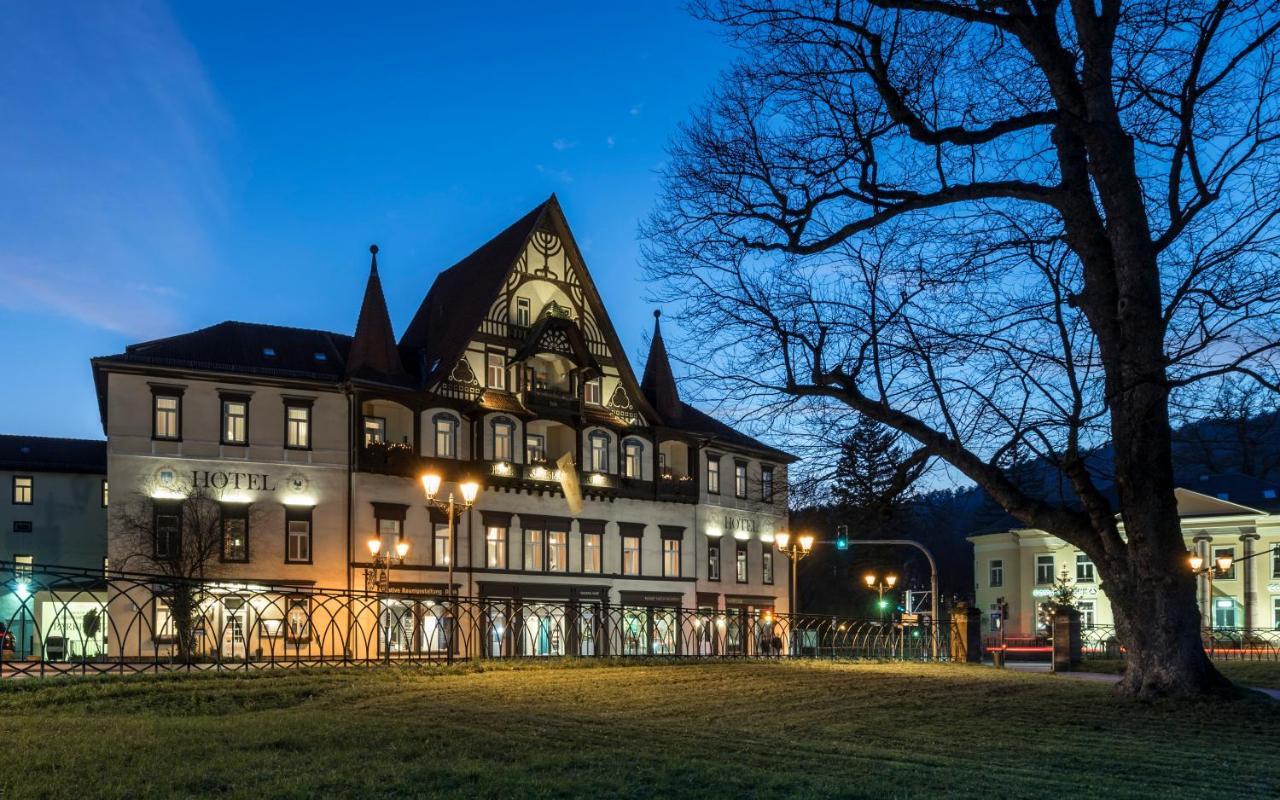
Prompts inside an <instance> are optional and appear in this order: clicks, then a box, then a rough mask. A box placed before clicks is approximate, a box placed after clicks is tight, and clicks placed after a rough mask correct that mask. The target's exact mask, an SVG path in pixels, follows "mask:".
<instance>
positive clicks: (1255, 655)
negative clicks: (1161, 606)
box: [1080, 625, 1280, 661]
mask: <svg viewBox="0 0 1280 800" xmlns="http://www.w3.org/2000/svg"><path fill="white" fill-rule="evenodd" d="M1200 637H1201V640H1202V641H1203V642H1204V650H1205V652H1206V653H1208V654H1209V657H1210V658H1214V659H1221V660H1254V661H1280V630H1266V629H1262V628H1253V629H1248V628H1214V629H1213V630H1209V629H1208V628H1204V629H1202V630H1201V632H1200ZM1080 638H1081V643H1082V645H1083V651H1084V655H1085V656H1086V657H1092V658H1123V657H1124V648H1123V647H1122V646H1121V644H1120V639H1119V637H1118V636H1117V635H1116V629H1115V626H1113V625H1094V626H1092V627H1088V628H1084V629H1083V630H1081V631H1080Z"/></svg>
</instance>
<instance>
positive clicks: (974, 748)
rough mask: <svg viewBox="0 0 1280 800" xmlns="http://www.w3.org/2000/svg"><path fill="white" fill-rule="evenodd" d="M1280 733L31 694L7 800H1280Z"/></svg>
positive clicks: (283, 694) (373, 691) (1245, 705)
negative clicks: (210, 799)
mask: <svg viewBox="0 0 1280 800" xmlns="http://www.w3.org/2000/svg"><path fill="white" fill-rule="evenodd" d="M1278 719H1280V703H1277V702H1276V701H1272V700H1269V699H1264V698H1261V697H1250V698H1246V699H1242V700H1237V701H1231V702H1228V703H1210V702H1196V703H1155V704H1147V703H1138V702H1133V701H1128V700H1120V699H1116V698H1115V697H1114V696H1113V695H1112V691H1111V687H1110V686H1108V685H1103V684H1098V683H1089V682H1083V681H1075V680H1070V679H1065V678H1059V677H1054V676H1052V675H1037V674H1020V673H1016V672H1012V671H1009V670H1003V671H999V670H994V669H990V668H984V667H974V666H959V665H901V664H870V663H865V664H825V663H819V664H815V663H759V662H756V663H747V662H741V663H739V662H721V663H686V664H671V665H653V664H643V665H634V664H633V665H622V664H602V665H601V664H591V665H566V666H563V667H556V666H551V665H547V666H540V667H539V666H531V665H524V664H517V665H513V666H511V667H505V666H496V667H490V666H485V667H483V668H475V667H458V668H452V669H433V668H413V669H397V668H385V669H378V668H370V669H345V670H339V669H334V670H324V671H313V672H298V673H271V674H267V673H260V674H248V675H244V676H238V677H237V676H227V675H222V676H217V675H197V676H181V675H161V676H149V677H133V678H105V679H102V678H99V679H87V680H66V679H59V680H56V681H45V682H41V681H35V680H25V681H24V680H19V681H13V682H10V683H7V684H5V685H3V686H0V737H2V739H0V741H3V742H4V743H5V747H4V752H5V755H6V756H7V757H6V758H5V759H4V763H3V768H2V769H0V797H4V798H37V797H56V798H98V797H119V798H125V797H128V798H134V797H188V796H216V797H267V798H276V797H297V798H304V797H305V798H312V797H361V798H375V797H459V798H462V797H465V798H507V797H546V798H558V797H591V798H607V797H646V798H681V797H726V798H748V797H868V798H871V797H874V798H893V797H925V796H928V797H975V798H976V797H983V798H1009V797H1050V796H1060V797H1107V798H1124V797H1159V798H1164V800H1168V798H1172V797H1197V798H1202V797H1203V798H1207V797H1248V796H1256V797H1277V796H1280V762H1278V761H1277V760H1276V752H1275V744H1276V741H1277V739H1276V727H1275V726H1276V724H1277V722H1276V721H1277V720H1278Z"/></svg>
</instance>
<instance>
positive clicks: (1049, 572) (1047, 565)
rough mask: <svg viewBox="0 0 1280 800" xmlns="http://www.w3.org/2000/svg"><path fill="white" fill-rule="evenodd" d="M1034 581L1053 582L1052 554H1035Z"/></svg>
mask: <svg viewBox="0 0 1280 800" xmlns="http://www.w3.org/2000/svg"><path fill="white" fill-rule="evenodd" d="M1036 583H1053V556H1036Z"/></svg>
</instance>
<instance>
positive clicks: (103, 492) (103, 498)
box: [102, 481, 107, 508]
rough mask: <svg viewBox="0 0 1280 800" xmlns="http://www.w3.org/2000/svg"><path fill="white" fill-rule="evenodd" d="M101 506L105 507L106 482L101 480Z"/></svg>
mask: <svg viewBox="0 0 1280 800" xmlns="http://www.w3.org/2000/svg"><path fill="white" fill-rule="evenodd" d="M102 507H103V508H106V507H107V482H106V481H103V482H102Z"/></svg>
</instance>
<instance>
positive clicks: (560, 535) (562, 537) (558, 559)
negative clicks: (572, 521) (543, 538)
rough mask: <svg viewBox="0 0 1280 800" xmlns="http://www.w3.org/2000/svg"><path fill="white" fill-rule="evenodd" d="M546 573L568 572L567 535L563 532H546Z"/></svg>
mask: <svg viewBox="0 0 1280 800" xmlns="http://www.w3.org/2000/svg"><path fill="white" fill-rule="evenodd" d="M547 571H548V572H568V571H569V534H568V533H566V532H565V531H548V532H547Z"/></svg>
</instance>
